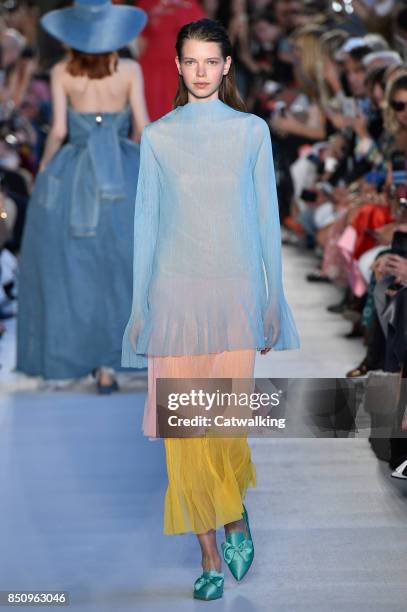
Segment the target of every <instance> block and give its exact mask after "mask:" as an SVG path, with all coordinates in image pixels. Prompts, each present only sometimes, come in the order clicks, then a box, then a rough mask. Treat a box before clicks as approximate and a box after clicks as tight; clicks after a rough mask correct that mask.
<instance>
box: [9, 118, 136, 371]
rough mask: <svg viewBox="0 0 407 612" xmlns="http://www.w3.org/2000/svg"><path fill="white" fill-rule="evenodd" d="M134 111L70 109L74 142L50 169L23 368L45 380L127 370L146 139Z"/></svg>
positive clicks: (25, 258)
mask: <svg viewBox="0 0 407 612" xmlns="http://www.w3.org/2000/svg"><path fill="white" fill-rule="evenodd" d="M130 124H131V120H130V109H129V108H126V109H125V110H123V111H121V112H113V113H82V112H76V111H74V110H72V109H70V110H69V111H68V141H67V143H66V144H65V145H64V146H63V147H62V148H61V149H60V150H59V151H58V152H57V154H56V155H55V156H54V157H53V158H52V160H51V161H50V162H49V164H48V165H47V167H46V168H45V170H44V171H43V172H41V173H40V174H39V175H38V177H37V179H36V183H35V188H34V191H33V194H32V197H31V200H30V204H29V208H28V212H27V220H26V227H25V233H24V238H23V245H22V254H21V270H20V289H19V294H20V295H19V298H20V303H19V317H18V318H19V320H18V323H19V325H18V338H17V340H18V342H17V344H18V348H17V369H19V370H21V371H23V372H25V373H27V374H33V375H39V376H43V377H44V378H52V379H66V378H76V377H79V376H84V375H87V374H89V373H90V371H91V370H92V369H93V368H96V367H99V366H101V365H105V366H111V367H114V368H115V369H120V368H121V364H120V360H121V341H122V336H123V330H124V328H125V325H126V322H127V319H128V312H129V309H130V307H131V299H132V263H133V260H132V253H133V223H134V203H135V198H136V189H137V177H138V170H139V159H140V146H139V145H138V144H136V143H135V142H132V141H131V140H130V139H129V130H130Z"/></svg>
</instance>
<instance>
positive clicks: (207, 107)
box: [178, 98, 229, 117]
mask: <svg viewBox="0 0 407 612" xmlns="http://www.w3.org/2000/svg"><path fill="white" fill-rule="evenodd" d="M178 108H179V109H180V110H181V111H182V113H183V114H184V115H188V116H190V117H213V116H216V113H217V112H218V111H219V110H221V109H225V108H229V106H228V105H227V104H225V103H224V102H222V100H220V99H219V98H214V99H213V100H199V101H195V102H187V103H186V104H184V105H183V106H179V107H178Z"/></svg>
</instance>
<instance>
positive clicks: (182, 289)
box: [122, 100, 300, 368]
mask: <svg viewBox="0 0 407 612" xmlns="http://www.w3.org/2000/svg"><path fill="white" fill-rule="evenodd" d="M133 261H134V263H133V273H134V278H133V305H132V312H131V314H130V313H129V314H130V318H129V321H128V324H127V326H126V329H125V332H124V337H123V351H122V365H123V366H126V367H134V368H141V367H146V365H147V356H148V355H156V356H159V355H160V356H167V355H174V356H177V355H199V354H207V353H215V352H222V351H225V350H237V349H244V348H256V349H258V350H259V349H262V348H266V347H270V348H273V349H274V350H287V349H295V348H299V346H300V340H299V335H298V331H297V328H296V325H295V322H294V318H293V315H292V312H291V309H290V307H289V305H288V303H287V301H286V298H285V295H284V287H283V274H282V261H281V231H280V218H279V210H278V200H277V191H276V182H275V174H274V163H273V153H272V146H271V140H270V132H269V128H268V125H267V123H266V122H265V121H264V120H263V119H260V118H259V117H257V116H256V115H253V114H251V113H244V112H241V111H237V110H235V109H233V108H231V107H229V106H228V105H226V104H225V103H223V102H222V101H221V100H211V101H199V102H190V103H188V104H186V105H185V106H180V107H178V108H176V109H175V110H173V111H171V112H170V113H168V114H167V115H165V116H164V117H162V118H161V119H159V120H157V121H155V122H154V123H151V124H150V125H148V126H147V127H146V128H144V130H143V135H142V140H141V148H140V170H139V177H138V184H137V197H136V205H135V217H134V254H133Z"/></svg>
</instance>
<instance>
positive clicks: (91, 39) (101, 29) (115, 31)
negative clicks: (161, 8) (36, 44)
mask: <svg viewBox="0 0 407 612" xmlns="http://www.w3.org/2000/svg"><path fill="white" fill-rule="evenodd" d="M146 23H147V15H146V13H145V12H144V11H143V10H142V9H140V8H137V7H133V6H116V5H113V4H112V3H111V1H110V0H76V2H75V4H74V5H73V6H69V7H67V8H62V9H57V10H55V11H50V12H49V13H46V14H45V15H44V16H43V17H42V18H41V25H42V26H43V28H44V29H45V30H46V31H47V32H48V33H49V34H51V36H54V38H57V39H58V40H60V41H61V42H63V43H65V44H66V45H68V46H69V47H71V48H72V49H76V50H77V51H83V52H84V53H110V52H111V51H117V49H120V48H121V47H124V46H125V45H127V44H128V43H129V42H130V41H132V40H133V39H134V38H135V37H136V36H137V35H138V34H139V33H140V32H141V30H142V29H143V28H144V26H145V24H146Z"/></svg>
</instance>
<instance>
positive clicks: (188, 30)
mask: <svg viewBox="0 0 407 612" xmlns="http://www.w3.org/2000/svg"><path fill="white" fill-rule="evenodd" d="M186 40H201V41H204V42H215V43H218V45H219V47H220V49H221V54H222V57H223V59H224V60H226V58H227V57H228V55H230V56H232V55H233V51H232V45H231V43H230V40H229V36H228V34H227V32H226V30H225V28H224V27H223V25H222V24H221V23H219V21H215V20H213V19H206V18H205V19H199V20H198V21H192V22H191V23H187V24H186V25H184V26H183V27H182V28H181V29H180V31H179V32H178V36H177V42H176V44H175V48H176V50H177V55H178V57H179V59H180V61H181V58H182V50H183V46H184V42H185V41H186ZM218 95H219V99H220V100H221V101H222V102H224V103H225V104H228V105H229V106H231V107H232V108H235V109H236V110H239V111H246V105H245V103H244V102H243V100H242V98H241V97H240V94H239V92H238V90H237V86H236V77H235V69H234V65H233V63H232V65H231V66H230V70H229V72H228V74H226V75H224V76H223V78H222V82H221V84H220V87H219V94H218ZM187 102H188V90H187V88H186V86H185V83H184V79H183V78H182V76H181V75H179V76H178V89H177V93H176V95H175V99H174V102H173V108H176V107H177V106H184V104H187Z"/></svg>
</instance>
